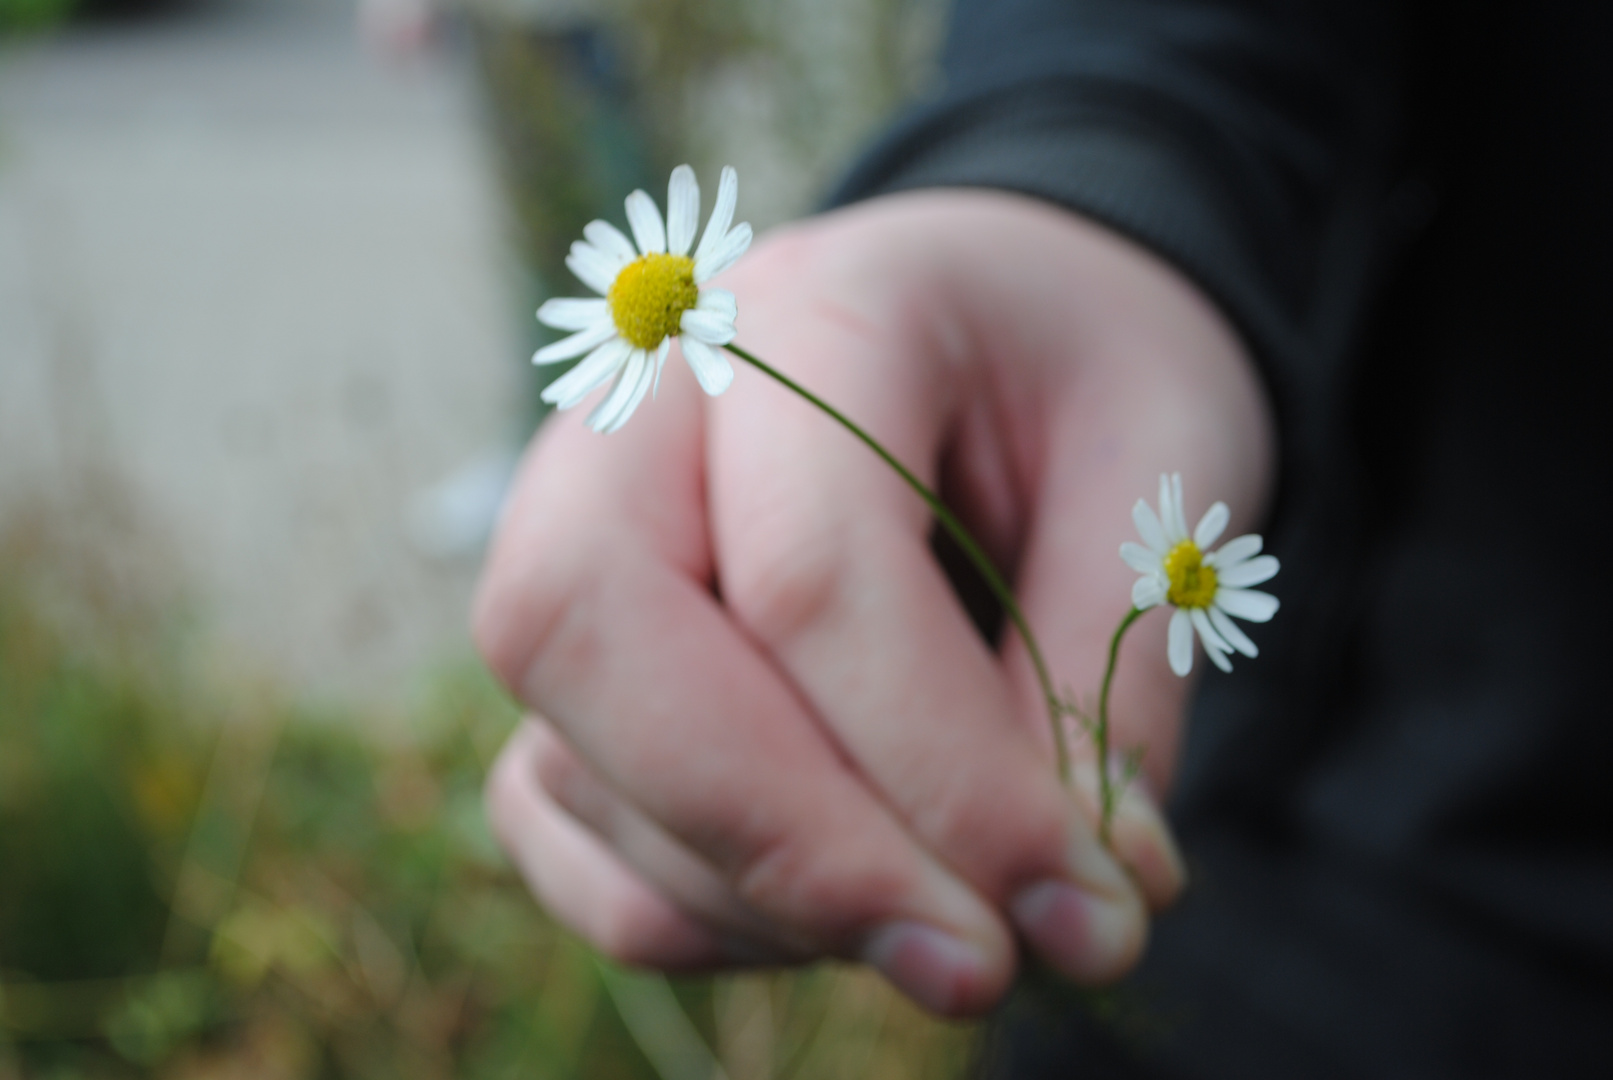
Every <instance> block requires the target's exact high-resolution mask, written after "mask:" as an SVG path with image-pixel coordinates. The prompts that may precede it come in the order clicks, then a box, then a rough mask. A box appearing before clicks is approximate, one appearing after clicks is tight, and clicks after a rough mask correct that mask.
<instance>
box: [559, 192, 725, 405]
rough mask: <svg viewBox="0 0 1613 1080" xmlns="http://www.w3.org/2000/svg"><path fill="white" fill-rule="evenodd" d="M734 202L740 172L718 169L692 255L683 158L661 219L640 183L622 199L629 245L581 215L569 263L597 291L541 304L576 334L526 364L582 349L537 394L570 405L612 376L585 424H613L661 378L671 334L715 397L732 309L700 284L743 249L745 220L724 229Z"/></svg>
mask: <svg viewBox="0 0 1613 1080" xmlns="http://www.w3.org/2000/svg"><path fill="white" fill-rule="evenodd" d="M738 200H739V176H738V174H737V173H735V172H734V170H733V169H732V168H728V167H725V168H724V169H723V171H722V180H721V182H720V183H719V184H718V186H717V205H716V206H715V207H713V208H712V211H711V218H710V220H709V221H707V222H706V231H705V235H703V236H701V238H700V246H699V247H698V248H695V251H694V254H693V255H690V254H689V248H690V247H691V246H692V245H693V244H694V235H695V230H696V228H697V227H698V226H699V224H700V185H699V184H698V183H696V181H695V176H694V170H693V169H691V168H689V166H687V165H679V166H678V167H677V168H676V169H673V170H672V180H671V182H670V183H669V184H668V185H667V216H666V221H665V223H664V224H663V222H662V220H661V211H660V210H658V209H657V208H656V205H655V200H654V199H652V198H650V197H649V196H648V195H646V194H645V193H644V192H642V191H635V192H633V194H631V195H629V196H628V197H627V221H628V224H629V225H630V226H631V227H632V229H633V243H629V242H628V239H627V237H625V236H623V235H622V232H621V230H620V229H618V228H616V227H615V226H614V225H612V224H610V223H609V222H606V221H591V222H589V223H588V226H587V228H585V229H583V237H584V239H582V240H579V241H577V242H576V243H574V244H572V245H571V254H570V255H567V256H566V266H567V267H569V268H570V270H571V272H572V273H573V274H576V275H577V277H578V279H579V280H580V281H582V283H583V284H584V285H587V286H588V287H589V288H590V289H593V290H594V291H595V292H597V293H599V294H600V296H601V297H602V298H603V299H597V300H572V299H566V300H548V301H545V302H544V304H543V306H542V307H540V308H539V309H538V321H539V322H542V323H543V324H544V325H546V326H552V327H554V328H555V329H557V330H575V331H577V332H576V333H574V334H572V335H571V336H570V337H568V338H564V339H562V340H560V341H557V342H555V343H554V344H553V345H546V346H544V347H543V348H541V349H539V350H538V352H537V355H535V356H533V357H532V362H533V363H534V364H554V363H559V362H560V361H562V360H570V359H572V358H573V357H578V356H581V357H583V360H582V362H581V363H579V364H578V365H577V366H576V367H574V368H572V369H571V370H570V371H568V372H566V373H565V374H564V375H562V376H560V378H558V379H556V380H555V381H554V382H552V383H550V384H549V385H548V387H546V388H545V389H544V391H543V400H544V401H547V402H549V403H551V404H553V405H554V406H555V407H556V408H560V409H569V408H572V407H573V406H575V405H577V404H579V403H580V402H581V401H582V400H583V398H585V397H587V396H588V395H589V394H591V393H593V391H594V390H596V389H598V388H599V387H601V386H603V385H605V384H606V383H607V382H610V381H611V379H615V380H616V383H615V385H614V386H612V387H611V391H610V393H609V394H608V395H606V397H605V400H604V401H603V402H601V403H600V404H599V407H598V408H596V409H594V411H593V412H592V413H590V414H589V415H588V426H589V427H591V428H593V429H594V430H595V431H603V432H611V431H615V430H616V429H617V428H619V427H621V426H622V425H623V424H625V423H627V418H628V417H630V416H632V415H633V410H634V409H636V408H638V403H639V402H640V401H642V400H644V395H645V394H646V393H648V392H649V391H650V389H651V388H652V387H653V386H658V385H659V384H660V381H661V367H662V365H664V364H665V363H666V358H667V353H668V351H669V350H670V349H671V348H672V339H673V338H674V337H676V338H677V339H678V341H679V344H680V345H681V346H682V349H683V358H684V359H685V360H687V361H688V362H689V367H691V368H692V369H694V375H695V378H696V379H697V380H699V382H700V388H701V389H702V390H704V391H705V392H706V393H708V394H710V395H712V396H713V397H715V396H716V395H718V394H720V393H722V392H723V391H724V390H726V389H728V384H729V383H731V382H733V381H734V368H733V365H732V364H730V363H729V362H728V358H727V357H726V356H724V355H723V354H722V353H721V352H719V351H718V347H720V346H723V345H726V344H728V343H729V342H730V341H732V340H734V317H735V315H736V314H737V313H738V307H737V306H736V305H735V303H734V294H733V293H731V292H727V291H725V290H723V289H703V288H701V286H702V285H704V284H705V283H706V282H707V281H709V280H710V279H711V278H713V277H715V276H716V275H718V274H720V273H722V272H723V271H724V270H726V269H728V268H729V267H730V266H732V265H733V264H734V261H735V260H736V259H738V258H739V257H740V256H741V255H743V254H744V253H745V249H746V248H748V247H750V242H751V227H750V224H749V222H743V221H742V222H740V223H739V224H738V225H735V226H733V227H732V228H730V227H729V223H730V222H732V221H733V219H734V206H735V204H736V203H737V202H738ZM635 244H636V245H637V246H636V247H635V246H634V245H635ZM585 354H586V355H585Z"/></svg>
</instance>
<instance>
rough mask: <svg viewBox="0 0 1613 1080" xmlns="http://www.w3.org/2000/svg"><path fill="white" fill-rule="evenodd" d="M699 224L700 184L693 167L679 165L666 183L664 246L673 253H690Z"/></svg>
mask: <svg viewBox="0 0 1613 1080" xmlns="http://www.w3.org/2000/svg"><path fill="white" fill-rule="evenodd" d="M699 227H700V184H699V183H698V182H697V181H696V180H695V178H694V170H693V169H691V168H689V166H687V165H679V166H678V167H677V168H676V169H673V170H672V179H671V181H670V182H668V184H667V187H666V249H667V250H668V251H670V252H671V253H672V254H674V255H687V254H689V246H690V245H691V244H693V243H694V233H695V230H696V229H698V228H699Z"/></svg>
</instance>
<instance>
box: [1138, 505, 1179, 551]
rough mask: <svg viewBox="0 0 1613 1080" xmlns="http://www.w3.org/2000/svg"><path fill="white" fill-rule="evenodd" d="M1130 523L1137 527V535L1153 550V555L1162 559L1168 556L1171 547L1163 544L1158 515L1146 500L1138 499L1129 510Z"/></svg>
mask: <svg viewBox="0 0 1613 1080" xmlns="http://www.w3.org/2000/svg"><path fill="white" fill-rule="evenodd" d="M1131 523H1132V524H1133V525H1135V526H1137V535H1138V536H1140V537H1142V538H1143V543H1145V544H1147V545H1148V546H1149V547H1151V548H1153V549H1154V554H1155V555H1157V556H1159V558H1161V559H1163V558H1164V557H1165V556H1166V555H1168V554H1170V550H1171V546H1170V545H1169V544H1167V543H1166V542H1165V528H1164V526H1162V525H1161V524H1160V523H1159V515H1158V514H1156V513H1154V508H1153V507H1152V506H1149V505H1148V500H1147V499H1138V500H1137V505H1136V506H1133V507H1132V508H1131Z"/></svg>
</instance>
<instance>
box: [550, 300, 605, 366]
mask: <svg viewBox="0 0 1613 1080" xmlns="http://www.w3.org/2000/svg"><path fill="white" fill-rule="evenodd" d="M600 303H604V301H603V300H601V301H600ZM615 336H616V324H615V323H613V322H611V321H610V320H609V319H602V320H600V321H599V322H597V323H595V324H594V325H593V326H590V327H589V328H588V329H586V330H583V331H581V332H580V333H576V334H572V335H571V336H570V337H566V338H561V339H560V340H559V341H556V342H554V343H553V344H551V345H545V346H544V347H543V348H541V349H539V350H538V351H537V352H535V353H533V354H532V362H533V363H534V364H558V363H560V361H562V360H570V359H571V358H572V357H574V356H581V355H582V354H583V353H585V352H589V351H591V350H592V349H594V348H596V347H597V346H600V345H603V344H604V343H605V342H607V341H609V340H610V339H611V338H613V337H615Z"/></svg>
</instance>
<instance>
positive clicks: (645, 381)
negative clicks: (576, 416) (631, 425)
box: [588, 349, 654, 435]
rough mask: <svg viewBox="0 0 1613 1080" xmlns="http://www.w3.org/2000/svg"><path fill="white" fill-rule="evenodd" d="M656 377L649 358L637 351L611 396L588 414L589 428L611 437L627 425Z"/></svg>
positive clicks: (642, 351)
mask: <svg viewBox="0 0 1613 1080" xmlns="http://www.w3.org/2000/svg"><path fill="white" fill-rule="evenodd" d="M653 375H654V371H653V367H652V364H651V361H650V354H649V353H647V352H645V351H644V350H643V349H634V350H633V351H632V353H631V354H630V355H629V356H628V358H627V364H626V366H625V367H623V368H622V373H621V374H620V375H618V376H616V385H615V386H613V387H611V390H610V394H608V395H607V396H606V398H605V400H604V401H602V402H600V403H599V407H598V408H596V409H595V410H594V411H593V412H591V413H589V414H588V426H589V427H591V428H593V429H594V430H595V431H598V432H600V433H602V434H605V435H609V434H610V433H611V432H613V431H615V430H616V429H617V428H619V427H621V426H622V425H623V424H625V423H627V418H628V417H630V416H632V415H633V410H634V409H636V408H638V403H639V402H640V401H641V400H643V398H644V393H645V391H647V390H648V389H649V388H650V378H651V377H653Z"/></svg>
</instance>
